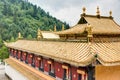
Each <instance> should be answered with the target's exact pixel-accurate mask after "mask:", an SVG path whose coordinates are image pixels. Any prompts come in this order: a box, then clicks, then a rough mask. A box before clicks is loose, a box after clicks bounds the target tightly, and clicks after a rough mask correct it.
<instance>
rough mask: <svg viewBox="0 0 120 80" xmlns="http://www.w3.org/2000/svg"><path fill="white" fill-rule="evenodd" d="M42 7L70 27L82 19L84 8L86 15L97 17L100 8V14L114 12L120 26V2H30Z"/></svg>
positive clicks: (31, 0) (52, 0) (30, 0)
mask: <svg viewBox="0 0 120 80" xmlns="http://www.w3.org/2000/svg"><path fill="white" fill-rule="evenodd" d="M28 1H29V2H31V3H33V4H36V5H38V6H40V7H41V8H42V9H44V10H45V11H46V12H49V13H50V15H52V16H54V17H56V18H57V19H60V20H62V21H65V22H67V23H68V24H69V25H70V26H73V25H75V24H76V23H77V22H78V20H79V19H80V14H82V8H83V7H86V14H92V15H96V8H97V6H99V8H100V14H101V15H104V16H109V11H110V10H111V11H112V12H113V14H112V15H113V17H114V20H115V21H116V22H117V23H118V24H120V0H28Z"/></svg>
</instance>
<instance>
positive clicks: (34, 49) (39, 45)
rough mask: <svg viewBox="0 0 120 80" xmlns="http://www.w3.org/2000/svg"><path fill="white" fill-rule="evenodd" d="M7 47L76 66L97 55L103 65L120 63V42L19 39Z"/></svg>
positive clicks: (90, 61) (84, 63) (86, 63)
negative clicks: (90, 42)
mask: <svg viewBox="0 0 120 80" xmlns="http://www.w3.org/2000/svg"><path fill="white" fill-rule="evenodd" d="M6 46H7V47H10V48H14V49H18V50H22V51H26V52H29V53H34V54H37V55H41V56H45V57H48V58H52V59H54V60H56V61H60V62H65V63H69V64H71V65H74V66H86V65H89V64H91V63H92V61H93V60H94V58H95V55H97V59H98V61H100V62H101V63H102V64H103V65H120V47H119V46H120V42H104V43H92V44H89V43H85V42H84V43H83V42H60V41H30V40H18V41H16V42H14V43H8V44H6Z"/></svg>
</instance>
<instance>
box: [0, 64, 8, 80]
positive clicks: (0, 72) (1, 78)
mask: <svg viewBox="0 0 120 80" xmlns="http://www.w3.org/2000/svg"><path fill="white" fill-rule="evenodd" d="M0 80H9V79H8V78H7V77H6V76H5V66H4V65H2V64H0Z"/></svg>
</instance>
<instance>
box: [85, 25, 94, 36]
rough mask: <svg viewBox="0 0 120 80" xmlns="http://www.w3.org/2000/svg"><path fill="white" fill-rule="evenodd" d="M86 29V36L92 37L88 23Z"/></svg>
mask: <svg viewBox="0 0 120 80" xmlns="http://www.w3.org/2000/svg"><path fill="white" fill-rule="evenodd" d="M86 31H87V32H88V35H87V37H93V36H92V26H91V25H90V24H87V27H86Z"/></svg>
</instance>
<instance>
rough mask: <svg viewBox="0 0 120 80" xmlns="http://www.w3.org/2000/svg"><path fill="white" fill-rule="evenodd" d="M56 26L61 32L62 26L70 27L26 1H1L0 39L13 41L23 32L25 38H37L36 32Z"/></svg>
mask: <svg viewBox="0 0 120 80" xmlns="http://www.w3.org/2000/svg"><path fill="white" fill-rule="evenodd" d="M55 24H56V26H57V30H61V26H62V24H64V25H65V28H69V25H68V24H66V23H65V22H64V23H63V22H61V21H60V20H58V19H56V18H55V17H52V16H51V15H49V13H48V12H45V11H44V10H43V9H41V8H40V7H37V6H36V5H33V4H31V3H29V2H27V1H26V0H24V1H23V0H0V38H2V40H8V41H9V40H13V39H16V38H17V35H18V32H21V34H22V36H23V37H24V38H28V37H31V38H36V31H37V29H38V28H40V29H41V30H49V29H52V30H53V26H54V25H55Z"/></svg>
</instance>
